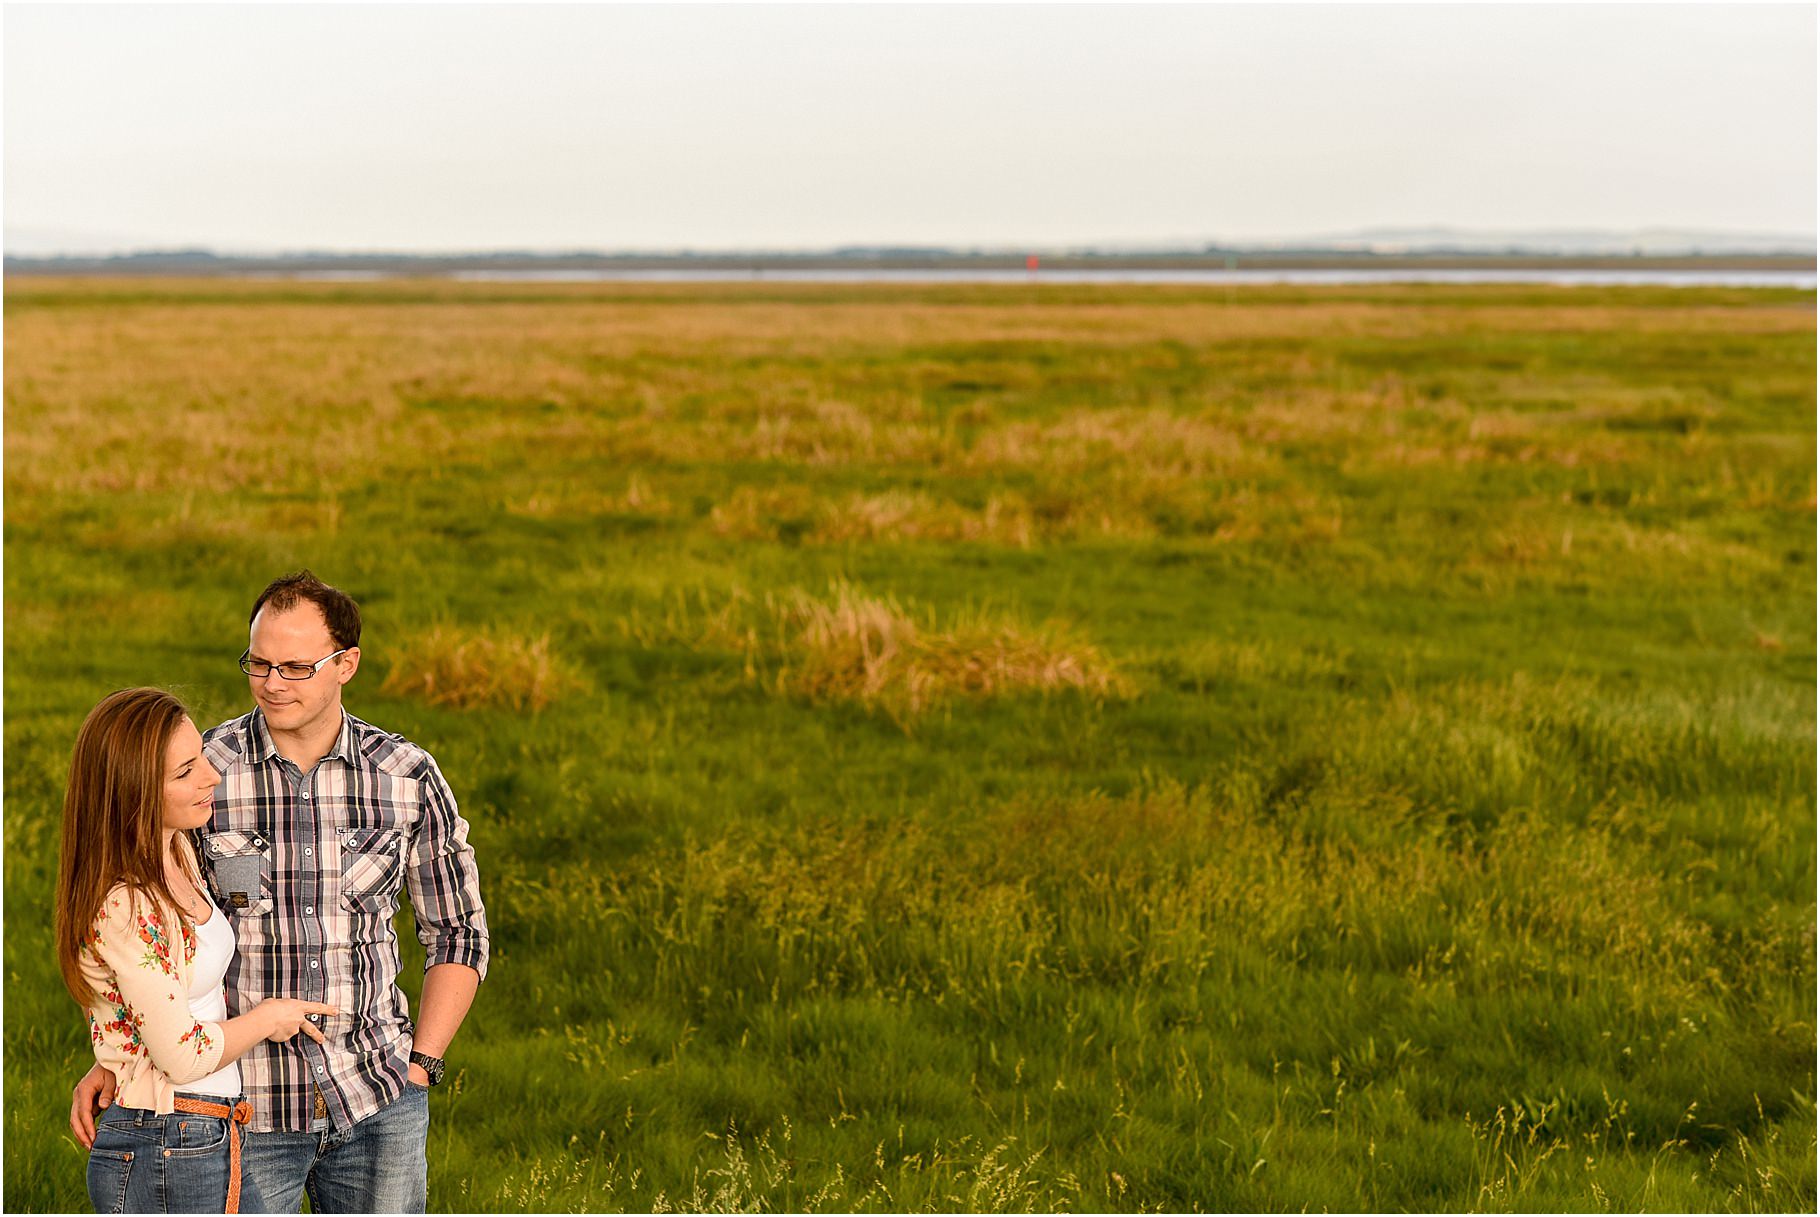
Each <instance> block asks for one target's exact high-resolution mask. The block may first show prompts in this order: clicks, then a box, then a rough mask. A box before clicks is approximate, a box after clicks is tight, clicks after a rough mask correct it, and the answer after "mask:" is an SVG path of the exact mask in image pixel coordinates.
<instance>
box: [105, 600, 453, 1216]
mask: <svg viewBox="0 0 1820 1217" xmlns="http://www.w3.org/2000/svg"><path fill="white" fill-rule="evenodd" d="M240 667H241V670H242V671H244V672H245V673H246V674H247V677H248V680H249V683H250V685H251V688H252V694H253V701H254V703H255V708H254V709H253V711H252V712H251V713H250V714H246V715H243V716H242V717H240V718H236V719H233V720H231V721H229V722H225V723H222V724H221V725H220V726H219V727H216V728H215V729H214V730H212V731H210V732H209V733H208V735H207V736H206V737H205V745H204V753H205V755H206V756H207V757H208V759H209V762H210V764H212V765H214V766H215V768H216V769H218V770H219V771H220V772H221V775H222V783H221V785H220V787H219V788H218V789H217V791H216V794H215V806H214V815H213V817H212V818H211V819H210V821H209V824H208V827H207V828H206V829H205V830H203V839H202V842H201V851H200V856H201V858H202V860H203V866H204V869H205V871H206V872H207V879H208V883H209V888H210V890H211V892H212V893H213V895H214V898H215V902H216V904H217V905H218V906H219V907H220V908H221V909H222V911H223V912H225V913H226V914H227V915H228V916H229V917H231V918H232V919H233V920H234V923H235V931H236V938H237V946H238V953H237V955H236V957H235V961H234V964H233V966H232V968H231V969H230V970H229V972H228V977H227V987H228V1010H229V1013H230V1014H238V1013H240V1012H241V1011H243V1010H247V1009H251V1008H252V1007H253V1006H254V1005H255V1004H257V1003H258V1002H259V1001H261V1000H262V999H264V998H267V997H295V998H303V999H306V1000H311V1001H321V1002H325V1003H327V1004H329V1005H331V1006H334V1007H336V1008H337V1009H339V1010H340V1012H341V1013H340V1014H337V1015H333V1016H330V1017H329V1018H327V1019H326V1020H325V1021H324V1022H323V1023H322V1024H321V1029H322V1031H323V1032H324V1040H325V1042H324V1043H323V1044H318V1043H316V1041H315V1040H313V1039H310V1038H308V1037H302V1036H300V1037H298V1038H297V1039H296V1040H294V1041H288V1042H285V1043H269V1042H268V1043H263V1044H261V1045H259V1046H258V1047H256V1048H254V1049H253V1050H252V1051H251V1052H249V1053H248V1054H247V1055H246V1056H245V1057H243V1058H242V1059H241V1062H240V1067H241V1071H242V1077H243V1081H244V1085H245V1090H246V1096H247V1099H248V1101H249V1102H250V1103H251V1104H252V1107H253V1118H252V1124H251V1125H250V1127H249V1129H248V1136H247V1138H246V1143H245V1148H244V1151H243V1152H244V1159H243V1161H244V1169H245V1170H246V1172H247V1173H248V1174H249V1175H250V1176H251V1177H252V1179H253V1181H254V1182H255V1183H257V1184H258V1187H259V1191H260V1194H261V1195H263V1196H264V1197H265V1199H266V1201H267V1203H269V1204H270V1205H271V1206H272V1210H273V1211H274V1212H290V1213H294V1212H297V1211H298V1207H299V1202H300V1200H301V1197H302V1194H303V1193H304V1192H305V1191H307V1192H308V1193H309V1197H310V1208H311V1210H312V1211H314V1212H319V1213H372V1212H417V1213H420V1212H423V1211H424V1207H425V1199H426V1197H425V1190H426V1185H425V1180H426V1173H427V1159H426V1151H425V1140H426V1137H427V1135H428V1132H429V1119H430V1117H429V1099H428V1093H429V1087H431V1086H434V1085H435V1084H436V1083H438V1082H440V1081H441V1080H442V1072H443V1061H442V1057H443V1056H444V1054H445V1053H446V1051H447V1049H448V1047H449V1044H450V1042H451V1041H452V1040H453V1039H454V1038H455V1032H456V1031H457V1029H459V1028H460V1026H461V1021H462V1019H463V1018H464V1017H465V1016H466V1014H467V1012H468V1006H469V1005H470V1004H471V1003H472V1002H473V1000H474V994H475V991H476V989H477V988H478V987H479V984H480V980H481V978H482V976H484V975H485V973H486V967H487V957H488V936H487V921H486V911H485V909H484V908H483V907H482V906H481V901H480V877H479V872H478V871H477V870H476V868H475V865H474V851H473V850H472V849H471V848H470V847H469V845H468V841H467V837H468V825H467V822H466V821H465V820H463V819H462V817H461V815H460V813H459V812H458V811H457V809H456V806H455V797H454V795H453V794H451V793H450V791H449V787H448V783H447V782H445V781H444V780H443V777H442V773H441V771H440V770H438V769H437V767H436V762H435V761H434V760H433V759H432V758H431V757H430V755H429V753H427V752H425V751H424V750H423V749H421V748H419V747H417V746H416V745H415V744H412V743H410V742H408V741H406V740H405V739H404V738H403V737H401V736H397V735H393V734H391V733H389V732H385V731H381V730H379V729H378V728H376V727H372V726H370V725H368V724H367V723H364V722H362V721H361V720H359V719H358V718H355V717H354V716H353V715H351V714H348V713H347V712H346V711H345V710H343V709H342V705H341V690H342V687H343V686H344V685H346V684H347V683H348V681H350V680H352V679H353V678H354V674H355V673H356V672H357V671H359V669H360V610H359V608H358V607H357V606H356V605H355V603H354V601H353V600H352V599H351V598H350V597H349V596H347V595H346V594H345V593H343V592H340V591H337V590H336V589H335V588H332V587H329V586H328V585H327V584H325V583H323V582H322V581H321V580H319V579H317V578H316V577H315V576H314V575H312V574H311V573H310V572H309V571H302V572H300V573H298V574H295V575H287V576H285V577H284V578H282V579H278V580H276V581H274V582H273V583H272V584H271V585H270V586H269V587H267V588H266V589H265V591H264V592H262V593H261V594H260V596H259V599H258V600H257V601H256V602H255V603H254V605H253V612H252V617H251V619H250V621H249V646H248V647H247V651H246V654H244V655H243V656H242V657H241V660H240ZM401 888H402V889H404V890H406V891H408V893H409V895H410V900H411V907H412V910H413V912H414V913H415V914H416V918H417V936H418V938H419V939H421V940H422V942H423V945H424V951H425V953H426V956H427V960H426V962H427V965H428V970H427V971H426V972H425V974H424V981H423V1000H422V1002H421V1003H420V1007H419V1010H418V1017H417V1023H416V1026H415V1027H413V1026H412V1024H411V1020H410V1011H409V1008H408V1004H407V1002H406V1000H405V996H404V994H403V993H402V992H401V991H400V990H399V988H398V986H397V983H396V981H397V977H398V968H399V958H398V942H397V939H396V937H395V936H394V934H393V932H392V914H393V913H394V912H395V911H396V910H397V907H398V896H399V891H400V889H401ZM314 1017H319V1016H314ZM113 1090H114V1077H113V1075H112V1074H111V1073H108V1072H107V1071H106V1070H104V1069H102V1068H101V1067H100V1066H99V1065H97V1066H96V1067H95V1068H94V1069H92V1070H90V1071H89V1074H88V1076H86V1077H85V1078H83V1080H82V1081H81V1082H80V1083H79V1084H78V1085H77V1087H76V1091H75V1095H74V1100H73V1102H72V1105H71V1108H70V1126H71V1128H73V1129H74V1130H75V1132H76V1136H77V1138H78V1139H79V1140H81V1141H82V1143H83V1144H84V1145H92V1144H93V1141H94V1113H95V1111H96V1109H97V1107H98V1106H99V1107H100V1108H105V1107H106V1106H108V1105H109V1104H110V1103H111V1102H112V1101H113Z"/></svg>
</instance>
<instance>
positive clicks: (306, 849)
mask: <svg viewBox="0 0 1820 1217" xmlns="http://www.w3.org/2000/svg"><path fill="white" fill-rule="evenodd" d="M303 856H304V857H306V858H307V857H309V856H310V847H309V846H307V845H306V846H304V847H303Z"/></svg>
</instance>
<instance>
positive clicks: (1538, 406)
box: [4, 278, 1816, 1211]
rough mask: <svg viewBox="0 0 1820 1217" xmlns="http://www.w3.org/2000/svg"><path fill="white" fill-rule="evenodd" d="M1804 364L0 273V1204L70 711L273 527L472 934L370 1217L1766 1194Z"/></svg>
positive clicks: (1072, 306)
mask: <svg viewBox="0 0 1820 1217" xmlns="http://www.w3.org/2000/svg"><path fill="white" fill-rule="evenodd" d="M1814 384H1815V311H1814V294H1813V293H1812V292H1775V291H1743V290H1738V291H1730V290H1708V289H1698V290H1695V289H1664V290H1644V289H1621V290H1619V289H1613V290H1604V289H1550V288H1530V287H1524V288H1489V287H1487V288H1397V287H1383V288H1357V289H1354V288H1346V289H1318V290H1292V289H1286V288H1256V289H1244V290H1234V291H1226V290H1221V289H1212V290H1204V289H1188V288H1184V289H1175V288H1125V287H1120V288H1091V287H1081V288H1073V287H1070V288H1061V287H1039V286H1031V287H965V288H941V287H876V288H855V287H842V288H833V287H812V286H802V287H796V286H791V287H783V286H765V285H757V284H754V285H724V286H690V287H676V286H638V287H626V286H600V285H589V286H513V285H462V284H452V283H436V282H408V281H407V282H394V283H383V284H361V285H336V284H295V283H289V284H287V283H261V282H250V281H240V282H228V281H207V282H187V283H186V282H171V281H138V282H126V281H73V280H72V281H57V280H42V279H17V278H16V279H14V280H13V281H12V282H10V283H9V284H8V286H7V293H6V475H5V488H6V528H7V531H6V636H5V660H6V669H5V671H6V676H5V694H6V727H5V794H6V802H5V880H6V888H5V913H6V924H7V929H8V931H9V932H8V933H7V935H6V937H5V966H6V988H5V999H6V1002H5V1014H6V1028H5V1050H6V1056H5V1084H6V1092H5V1093H6V1103H5V1168H6V1169H5V1188H6V1190H5V1196H4V1201H5V1206H6V1208H8V1209H10V1210H15V1211H17V1210H29V1209H45V1208H51V1209H79V1208H82V1207H85V1206H84V1199H85V1197H84V1192H83V1184H82V1172H83V1154H82V1152H81V1150H80V1149H79V1148H77V1147H76V1146H75V1145H74V1143H73V1142H72V1141H71V1140H70V1138H69V1136H68V1133H67V1130H66V1129H65V1127H64V1125H65V1121H66V1118H67V1111H68V1105H69V1089H70V1086H71V1084H72V1083H73V1082H74V1080H75V1079H76V1077H77V1076H78V1075H79V1074H80V1073H81V1072H82V1071H83V1070H84V1069H85V1068H86V1067H87V1064H88V1048H87V1043H86V1040H85V1037H84V1035H83V1029H82V1027H81V1025H80V1022H79V1019H78V1014H77V1011H76V1010H75V1008H74V1007H73V1005H72V1004H71V1003H70V1001H69V999H68V997H67V996H66V995H65V994H64V993H63V991H62V989H61V987H60V986H59V984H58V982H57V978H56V969H55V967H54V964H53V962H52V959H51V954H50V948H49V942H48V936H47V932H46V922H47V919H48V914H47V910H48V908H49V903H48V899H49V884H50V875H51V873H52V867H53V863H54V854H55V848H56V839H57V838H56V831H57V815H58V810H59V806H60V799H61V783H62V780H63V773H64V769H65V767H66V765H67V763H68V754H69V747H70V744H71V742H72V740H73V738H74V735H75V730H76V727H77V724H78V723H79V722H80V720H81V718H82V716H83V714H84V713H85V712H86V711H87V709H88V708H89V707H90V706H91V705H92V704H93V703H94V702H95V701H96V700H98V699H99V698H100V697H101V696H102V695H103V694H104V693H106V692H107V691H109V690H111V689H114V688H117V687H121V686H124V685H129V684H141V683H158V684H163V685H166V686H168V687H171V688H174V689H176V690H178V691H179V692H181V693H182V694H184V695H186V696H187V697H188V698H189V699H190V700H191V701H192V704H193V705H195V706H196V707H197V710H198V717H199V719H200V720H202V721H203V722H204V723H205V725H206V724H207V723H212V722H214V721H217V720H219V719H221V718H224V717H227V716H229V715H232V714H236V713H240V712H241V711H242V710H243V709H244V708H245V706H246V704H247V695H246V688H245V682H244V679H243V678H242V677H241V676H240V675H239V673H238V672H237V671H236V670H235V668H234V658H235V656H236V655H238V654H239V652H240V650H241V648H242V647H243V646H244V645H245V629H244V622H245V613H246V606H247V605H248V604H249V602H250V600H251V598H252V596H253V595H254V594H255V593H256V592H257V591H258V589H259V588H260V587H261V586H263V584H264V582H265V581H266V580H267V579H268V578H270V577H272V576H273V575H275V574H277V573H280V572H282V571H286V570H290V569H294V568H296V567H299V566H304V565H308V566H310V567H312V568H314V569H315V570H316V571H317V573H319V574H321V575H322V576H323V577H325V578H327V579H328V580H330V581H331V582H333V583H336V584H338V585H340V586H342V587H344V588H346V589H348V590H349V591H351V592H353V593H354V594H355V595H356V596H357V597H358V598H359V599H360V601H361V603H362V605H363V608H364V610H365V614H366V618H367V633H366V638H365V645H364V646H363V652H364V654H365V664H364V666H363V668H362V673H361V675H360V677H359V678H358V679H357V681H356V683H355V684H354V685H352V686H351V687H350V692H349V698H348V700H349V705H350V707H351V709H352V710H353V711H354V712H355V713H357V714H360V715H362V716H363V717H366V718H368V719H370V720H372V721H374V722H377V723H379V724H381V725H383V726H385V727H388V728H391V729H394V730H399V731H402V732H404V733H406V734H407V735H409V736H410V737H411V738H413V739H414V740H416V741H417V742H419V743H421V744H423V745H424V746H426V747H428V748H429V749H430V750H431V751H432V752H434V753H435V755H436V756H437V758H438V759H439V761H440V763H441V766H442V768H443V770H444V772H445V773H447V774H448V776H449V778H450V780H451V782H452V784H453V786H454V788H455V790H456V792H457V794H458V795H459V796H460V797H461V799H462V803H463V807H464V810H465V813H466V814H467V816H468V817H469V819H470V820H471V821H472V823H473V828H474V836H473V839H474V842H475V844H476V848H477V851H478V856H479V860H480V863H481V868H482V876H483V882H484V890H485V894H486V897H487V903H488V908H489V912H490V915H491V920H492V925H493V932H494V935H495V937H494V962H493V971H492V975H491V978H490V979H489V980H488V981H487V982H486V984H485V985H484V986H483V988H482V991H481V995H480V998H479V1001H478V1003H477V1004H476V1006H475V1008H474V1012H473V1014H472V1015H471V1016H470V1018H469V1019H468V1022H467V1024H466V1027H465V1028H464V1030H463V1032H462V1034H461V1036H460V1038H459V1039H458V1041H457V1043H456V1045H455V1048H454V1049H453V1050H452V1052H451V1053H450V1060H451V1077H452V1078H453V1079H454V1081H453V1083H452V1084H451V1085H447V1086H445V1087H444V1088H443V1089H442V1090H441V1091H439V1092H437V1094H436V1095H435V1097H434V1100H433V1113H434V1114H433V1126H432V1132H431V1164H430V1180H431V1207H432V1208H436V1209H463V1208H480V1209H503V1210H522V1209H541V1210H565V1209H635V1210H645V1211H650V1210H660V1211H661V1210H665V1209H715V1210H735V1209H746V1210H751V1209H772V1210H778V1209H789V1210H852V1209H885V1210H924V1209H969V1210H990V1211H996V1210H1023V1209H1070V1210H1108V1209H1110V1210H1139V1209H1158V1208H1160V1209H1169V1210H1183V1209H1209V1210H1220V1209H1227V1210H1230V1209H1266V1210H1278V1209H1304V1208H1307V1209H1355V1210H1356V1209H1481V1210H1522V1209H1542V1210H1605V1209H1613V1210H1617V1209H1638V1208H1646V1209H1655V1210H1665V1209H1666V1210H1727V1211H1732V1210H1738V1211H1752V1210H1794V1211H1800V1210H1811V1209H1812V1208H1813V1206H1814V1203H1815V1171H1814V1161H1815V1158H1814V1154H1815V1109H1814V1096H1815V1080H1814V1069H1815V1042H1816V1041H1815V1027H1814V1009H1815V967H1814V959H1815V942H1814V939H1815V905H1814V892H1815V870H1814V864H1815V862H1814V860H1815V817H1814V806H1815V801H1814V791H1815V768H1814V758H1815V734H1814V726H1815V717H1814V709H1815V663H1814V642H1815V638H1814V634H1815V573H1816V572H1815V555H1814V538H1815V531H1814V527H1815V520H1814V503H1815V399H1814ZM405 937H406V940H407V941H412V940H411V939H410V935H409V934H408V933H406V935H405ZM417 967H418V964H417V962H416V961H415V960H413V959H410V958H409V957H407V965H406V970H407V972H414V971H415V970H416V969H417ZM405 983H406V985H407V987H409V988H411V989H412V990H413V991H414V989H415V984H416V977H415V976H407V978H406V980H405Z"/></svg>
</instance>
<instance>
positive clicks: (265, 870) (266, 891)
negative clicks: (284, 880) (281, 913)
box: [203, 829, 272, 917]
mask: <svg viewBox="0 0 1820 1217" xmlns="http://www.w3.org/2000/svg"><path fill="white" fill-rule="evenodd" d="M203 849H204V852H205V853H206V854H207V856H208V867H209V880H210V886H211V887H212V888H213V890H214V894H215V903H216V904H218V905H220V906H221V908H222V909H224V910H225V911H226V912H227V914H228V915H229V916H230V917H263V916H265V915H266V914H267V913H270V912H271V911H272V843H271V842H270V841H268V840H266V838H265V835H264V834H263V833H258V832H243V831H240V830H237V829H225V830H223V831H221V832H217V833H210V834H209V836H208V838H207V841H206V843H205V844H204V846H203Z"/></svg>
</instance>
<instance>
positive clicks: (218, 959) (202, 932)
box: [177, 889, 240, 1099]
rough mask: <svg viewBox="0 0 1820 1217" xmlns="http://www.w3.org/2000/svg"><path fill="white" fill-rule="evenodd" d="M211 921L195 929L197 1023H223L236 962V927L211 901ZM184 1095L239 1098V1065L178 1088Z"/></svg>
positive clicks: (192, 1008)
mask: <svg viewBox="0 0 1820 1217" xmlns="http://www.w3.org/2000/svg"><path fill="white" fill-rule="evenodd" d="M203 899H204V900H208V904H209V919H208V920H207V921H204V922H201V923H199V924H198V925H197V926H196V970H195V972H194V973H192V974H191V976H190V1017H191V1018H193V1019H195V1020H196V1021H198V1022H204V1023H207V1022H217V1023H218V1022H223V1021H225V1020H226V1018H227V993H226V992H225V991H224V990H223V989H222V987H221V986H222V982H223V981H224V980H225V979H226V978H227V970H228V965H229V964H230V963H232V962H233V961H234V924H233V922H231V921H229V920H228V919H227V918H226V917H223V916H222V915H221V910H220V909H218V908H216V907H215V902H214V901H213V900H212V899H209V896H208V892H207V889H204V891H203ZM177 1089H178V1090H179V1091H181V1092H185V1093H194V1094H214V1095H220V1096H222V1097H223V1098H229V1099H234V1098H239V1097H240V1062H239V1061H229V1062H228V1063H227V1064H225V1065H223V1066H222V1067H221V1068H219V1069H217V1070H216V1071H215V1072H213V1073H211V1074H209V1075H208V1076H207V1077H206V1078H202V1079H201V1080H199V1081H195V1082H191V1083H189V1084H188V1085H185V1086H179V1087H178V1088H177Z"/></svg>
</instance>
